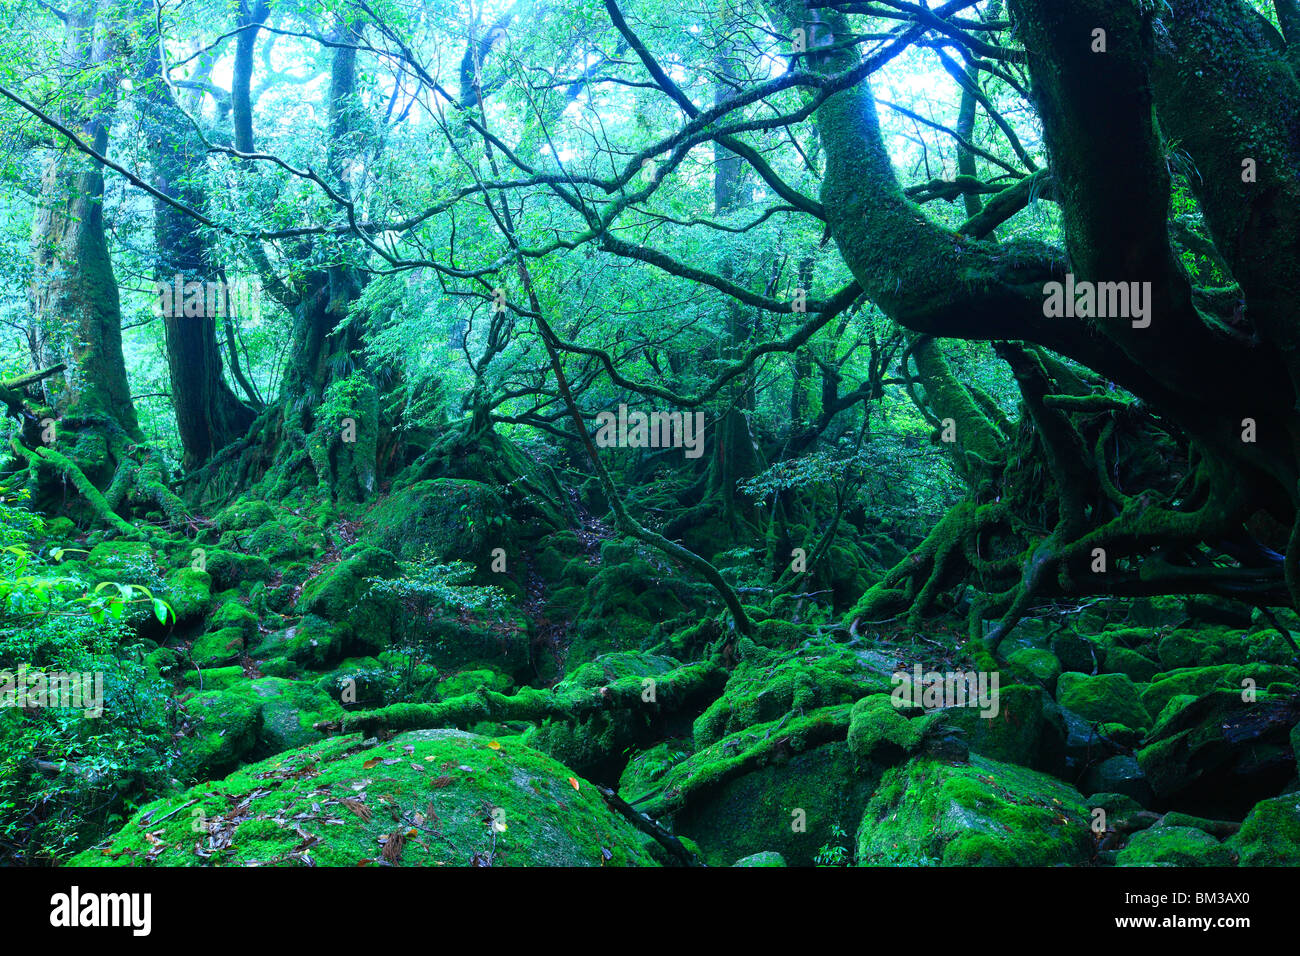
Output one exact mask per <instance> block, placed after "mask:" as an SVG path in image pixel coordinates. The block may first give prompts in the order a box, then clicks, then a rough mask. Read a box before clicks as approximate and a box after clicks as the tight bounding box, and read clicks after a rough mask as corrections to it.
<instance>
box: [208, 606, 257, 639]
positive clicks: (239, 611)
mask: <svg viewBox="0 0 1300 956" xmlns="http://www.w3.org/2000/svg"><path fill="white" fill-rule="evenodd" d="M212 627H214V628H217V629H220V628H233V629H235V630H237V631H239V632H240V634H242V635H243V636H244V640H246V641H251V640H253V639H254V638H256V637H257V615H256V614H254V613H253V612H252V611H250V610H249V609H248V608H246V607H244V605H242V604H240V603H239V602H238V601H233V600H232V601H226V602H225V603H224V604H222V605H221V607H219V608H217V613H216V614H214V615H212Z"/></svg>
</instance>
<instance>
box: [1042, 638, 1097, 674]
mask: <svg viewBox="0 0 1300 956" xmlns="http://www.w3.org/2000/svg"><path fill="white" fill-rule="evenodd" d="M1049 646H1050V648H1051V651H1052V654H1053V656H1055V657H1056V659H1057V660H1058V661H1060V662H1061V668H1062V669H1063V670H1064V671H1078V672H1079V673H1081V674H1091V673H1092V672H1093V671H1094V670H1100V669H1101V666H1102V664H1103V663H1105V660H1106V649H1105V648H1104V647H1101V646H1099V645H1097V644H1094V643H1093V642H1092V641H1090V640H1088V639H1087V638H1086V637H1082V636H1080V635H1078V634H1076V633H1074V632H1073V631H1061V632H1059V633H1057V634H1055V635H1053V636H1052V640H1051V644H1050V645H1049Z"/></svg>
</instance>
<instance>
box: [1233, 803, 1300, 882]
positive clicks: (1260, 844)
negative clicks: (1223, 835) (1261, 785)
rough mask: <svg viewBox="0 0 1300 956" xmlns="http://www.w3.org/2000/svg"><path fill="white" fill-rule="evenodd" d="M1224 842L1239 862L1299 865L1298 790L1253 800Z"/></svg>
mask: <svg viewBox="0 0 1300 956" xmlns="http://www.w3.org/2000/svg"><path fill="white" fill-rule="evenodd" d="M1227 842H1228V845H1229V846H1230V847H1231V848H1232V849H1233V850H1234V851H1235V852H1236V853H1237V856H1238V862H1239V863H1240V864H1241V865H1242V866H1300V793H1288V794H1283V795H1282V796H1280V797H1274V798H1272V799H1270V800H1261V801H1260V802H1259V803H1257V804H1255V806H1254V807H1253V808H1251V811H1250V813H1248V814H1246V819H1245V820H1243V821H1242V824H1241V829H1240V830H1239V831H1238V832H1237V833H1236V835H1234V836H1233V837H1231V838H1230V839H1229V840H1228V841H1227Z"/></svg>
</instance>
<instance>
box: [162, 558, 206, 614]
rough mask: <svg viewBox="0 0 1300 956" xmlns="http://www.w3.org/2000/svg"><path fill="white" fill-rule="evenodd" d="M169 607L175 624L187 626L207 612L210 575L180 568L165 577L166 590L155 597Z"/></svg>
mask: <svg viewBox="0 0 1300 956" xmlns="http://www.w3.org/2000/svg"><path fill="white" fill-rule="evenodd" d="M157 596H158V597H160V598H162V599H163V600H164V601H166V602H167V603H168V604H169V605H171V609H172V612H173V613H174V614H175V615H176V622H175V623H177V624H189V623H191V622H193V621H196V620H198V619H199V618H201V617H203V615H205V614H206V613H207V612H208V605H209V604H210V603H211V601H212V575H210V574H208V573H207V572H206V571H196V570H194V569H193V568H181V569H180V570H179V571H173V572H171V574H169V575H167V588H166V590H165V591H164V592H163V593H161V594H159V595H157Z"/></svg>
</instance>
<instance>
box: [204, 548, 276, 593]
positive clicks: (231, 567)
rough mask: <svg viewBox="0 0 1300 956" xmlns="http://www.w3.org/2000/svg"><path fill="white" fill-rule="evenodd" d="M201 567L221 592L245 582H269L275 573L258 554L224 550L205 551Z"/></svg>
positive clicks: (267, 562) (208, 549)
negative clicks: (210, 576)
mask: <svg viewBox="0 0 1300 956" xmlns="http://www.w3.org/2000/svg"><path fill="white" fill-rule="evenodd" d="M203 566H204V570H206V571H207V572H208V573H209V574H211V575H212V581H213V583H214V584H215V585H216V586H217V587H218V588H219V589H220V590H222V591H225V590H228V589H229V588H234V587H238V586H239V585H240V584H243V583H244V582H245V581H249V582H252V581H269V580H270V579H271V577H272V576H273V575H274V573H275V572H274V570H273V569H272V568H271V562H269V561H268V560H267V559H266V558H264V557H262V556H261V555H260V554H244V553H243V552H241V551H229V550H226V549H224V548H207V549H205V553H204V556H203Z"/></svg>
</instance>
